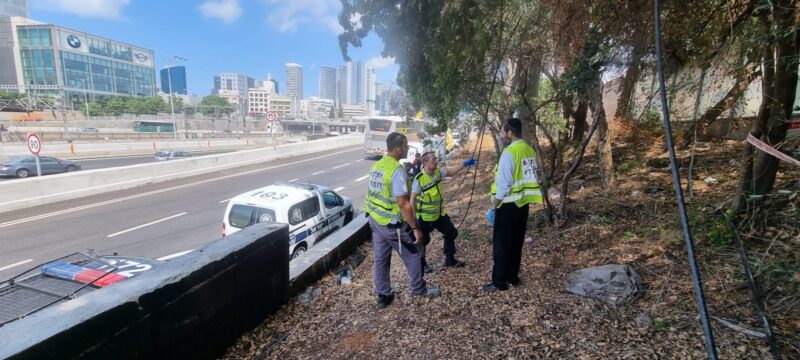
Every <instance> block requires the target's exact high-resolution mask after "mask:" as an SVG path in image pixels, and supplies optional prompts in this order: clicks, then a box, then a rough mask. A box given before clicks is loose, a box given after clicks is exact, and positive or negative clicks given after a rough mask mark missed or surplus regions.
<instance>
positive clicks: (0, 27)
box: [0, 16, 157, 103]
mask: <svg viewBox="0 0 800 360" xmlns="http://www.w3.org/2000/svg"><path fill="white" fill-rule="evenodd" d="M153 56H154V53H153V50H150V49H145V48H142V47H138V46H134V45H131V44H126V43H123V42H119V41H114V40H110V39H107V38H104V37H101V36H96V35H92V34H88V33H85V32H82V31H76V30H72V29H67V28H63V27H60V26H57V25H52V24H44V23H40V22H37V21H35V20H31V19H28V18H24V17H14V16H11V17H9V16H2V17H0V85H17V86H22V85H56V86H55V87H53V88H52V89H49V90H41V89H37V90H32V91H34V92H36V93H41V94H48V95H55V93H56V92H57V91H58V90H57V89H64V90H65V91H66V94H67V96H68V97H70V98H71V99H72V100H74V101H76V102H78V103H81V102H83V100H84V96H87V97H89V98H90V99H94V98H96V97H98V96H153V95H156V91H157V88H156V81H155V68H154V59H153ZM24 91H25V90H24V89H21V90H20V92H24Z"/></svg>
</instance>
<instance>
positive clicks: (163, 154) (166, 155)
mask: <svg viewBox="0 0 800 360" xmlns="http://www.w3.org/2000/svg"><path fill="white" fill-rule="evenodd" d="M190 157H192V154H189V153H188V152H186V151H180V150H159V151H157V152H156V155H155V161H167V160H178V159H186V158H190Z"/></svg>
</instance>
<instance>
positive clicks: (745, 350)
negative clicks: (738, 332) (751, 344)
mask: <svg viewBox="0 0 800 360" xmlns="http://www.w3.org/2000/svg"><path fill="white" fill-rule="evenodd" d="M736 350H739V352H741V353H746V352H747V346H745V345H741V346H739V347H737V348H736Z"/></svg>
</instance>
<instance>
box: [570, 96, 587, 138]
mask: <svg viewBox="0 0 800 360" xmlns="http://www.w3.org/2000/svg"><path fill="white" fill-rule="evenodd" d="M588 108H589V104H588V103H587V102H586V100H585V99H581V100H580V101H579V102H578V107H577V108H576V109H575V111H574V112H573V113H572V118H573V119H574V120H575V125H574V126H573V127H572V141H575V142H581V141H582V140H583V136H584V135H585V134H586V129H588V128H589V124H588V123H586V113H587V110H588Z"/></svg>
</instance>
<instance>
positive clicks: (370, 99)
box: [364, 65, 376, 115]
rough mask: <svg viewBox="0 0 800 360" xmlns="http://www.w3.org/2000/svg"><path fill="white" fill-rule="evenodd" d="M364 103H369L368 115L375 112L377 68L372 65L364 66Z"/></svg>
mask: <svg viewBox="0 0 800 360" xmlns="http://www.w3.org/2000/svg"><path fill="white" fill-rule="evenodd" d="M364 103H365V104H366V105H367V112H368V115H374V113H375V108H376V107H375V105H376V104H375V70H374V69H373V68H372V66H369V65H367V66H365V67H364Z"/></svg>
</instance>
